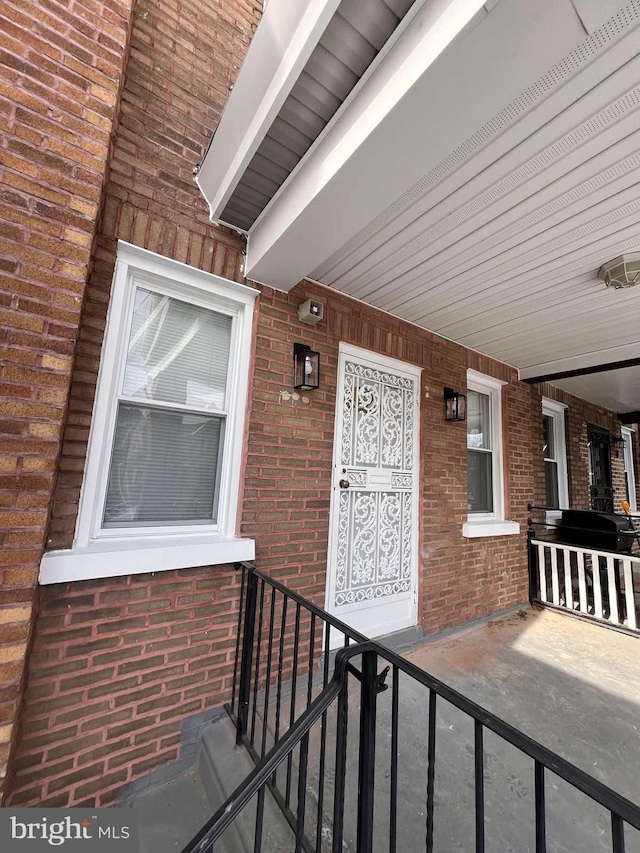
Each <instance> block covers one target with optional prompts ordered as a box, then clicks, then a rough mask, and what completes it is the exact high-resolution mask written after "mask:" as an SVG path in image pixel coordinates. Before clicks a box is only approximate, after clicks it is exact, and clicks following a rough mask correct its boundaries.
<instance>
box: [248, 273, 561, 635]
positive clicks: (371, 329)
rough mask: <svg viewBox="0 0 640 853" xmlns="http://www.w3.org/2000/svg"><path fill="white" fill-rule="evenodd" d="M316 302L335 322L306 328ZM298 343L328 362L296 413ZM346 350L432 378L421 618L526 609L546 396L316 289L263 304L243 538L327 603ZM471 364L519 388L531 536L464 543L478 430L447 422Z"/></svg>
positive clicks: (427, 382) (512, 492)
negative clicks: (452, 391) (469, 437)
mask: <svg viewBox="0 0 640 853" xmlns="http://www.w3.org/2000/svg"><path fill="white" fill-rule="evenodd" d="M310 296H315V297H318V298H320V299H321V300H322V301H323V302H324V303H325V320H324V321H323V322H322V323H320V324H319V325H318V326H316V327H309V326H304V325H302V324H300V323H299V321H298V319H297V309H298V306H299V304H300V303H301V302H303V301H304V300H305V299H307V298H308V297H310ZM295 341H301V342H304V343H307V344H308V345H310V346H311V347H312V348H313V349H317V350H319V351H320V354H321V360H322V367H321V374H322V384H321V388H320V389H319V390H318V391H314V392H312V393H310V394H308V395H307V396H308V398H309V403H308V404H306V405H305V404H303V403H302V402H298V403H297V404H295V405H292V403H291V402H290V401H286V400H282V398H281V396H280V392H281V391H283V390H288V389H290V388H291V358H292V349H293V343H294V342H295ZM340 341H344V342H346V343H351V344H355V345H357V346H361V347H363V348H364V349H368V350H373V351H375V352H379V353H382V354H384V355H388V356H391V357H393V358H398V359H401V360H405V361H407V362H408V363H410V364H415V365H418V366H420V367H422V368H423V370H424V373H423V387H422V399H421V409H422V424H421V430H422V431H421V441H420V446H421V466H422V496H421V497H422V504H421V509H420V512H419V515H420V523H421V527H422V536H421V540H422V548H421V553H420V564H419V576H420V589H419V618H420V621H421V622H422V624H423V626H424V628H425V630H427V631H429V632H432V631H437V630H441V629H443V628H445V627H448V626H451V625H455V624H459V623H461V622H464V621H467V620H469V619H473V618H475V617H477V616H480V615H483V614H485V613H489V612H491V611H493V610H496V609H499V608H502V607H506V606H508V605H511V604H514V603H517V602H521V601H524V600H525V599H526V597H527V580H526V562H525V557H526V552H525V545H524V530H525V527H526V517H527V512H526V504H527V502H529V501H530V500H531V499H532V496H533V492H534V489H535V488H536V486H535V485H534V482H535V481H536V474H537V482H538V488H539V486H540V470H539V468H540V466H537V467H536V463H535V461H534V450H535V448H537V447H538V445H539V441H540V440H539V438H537V437H536V429H538V427H534V429H533V430H532V428H531V424H532V422H533V423H534V424H537V423H538V422H539V421H541V416H540V408H539V396H537V395H535V394H532V391H531V388H530V386H528V385H525V384H523V383H520V382H518V381H517V380H516V376H515V371H513V370H511V369H509V368H507V367H506V366H505V365H502V364H500V363H498V362H495V361H492V360H491V359H488V358H483V357H481V356H479V355H477V354H475V353H472V352H470V351H468V350H465V349H464V348H463V347H459V346H457V345H455V344H452V343H449V342H447V341H444V340H442V339H441V338H438V337H437V336H435V335H432V334H430V333H429V332H426V331H425V330H422V329H419V328H418V327H417V326H413V325H411V324H409V323H404V322H403V321H401V320H399V319H396V318H394V317H392V316H390V315H388V314H385V313H383V312H380V311H376V310H374V309H371V308H369V307H368V306H366V305H364V304H363V303H358V302H356V301H354V300H352V299H349V298H347V297H343V296H341V295H340V294H337V293H335V292H334V291H331V290H329V289H328V288H322V287H319V286H316V285H311V284H308V283H303V284H301V285H299V286H298V287H296V288H295V289H294V290H293V291H292V292H291V293H290V294H288V295H285V294H281V293H278V292H276V291H273V290H271V289H269V288H263V290H262V294H261V297H260V311H259V319H258V333H257V341H256V361H255V387H254V390H253V393H252V401H253V403H252V413H251V419H250V424H249V436H250V438H249V446H248V453H247V463H246V480H245V495H244V513H243V519H242V533H243V534H244V535H247V536H255V538H256V544H257V558H256V559H257V564H258V565H259V566H260V567H261V568H265V569H266V570H267V571H269V572H270V573H271V574H273V575H274V576H276V577H277V578H279V579H280V580H283V581H284V582H286V583H287V584H288V585H290V586H292V587H294V588H296V589H298V590H299V591H300V592H302V593H303V594H304V595H306V596H308V597H310V598H311V599H312V600H314V601H315V602H316V603H318V604H323V602H324V596H325V581H326V563H327V540H328V526H329V499H330V490H331V465H332V453H333V430H334V417H335V400H336V373H337V364H338V345H339V342H340ZM468 367H469V368H473V369H475V370H479V371H481V372H483V373H486V374H489V375H492V376H495V377H497V378H499V379H503V380H504V381H506V382H508V383H509V384H508V386H507V387H506V389H505V392H504V394H505V399H504V402H505V405H504V415H505V430H504V433H505V439H506V442H505V469H507V467H508V470H509V472H510V477H509V486H510V489H509V495H508V500H507V517H508V518H509V519H510V520H514V521H519V522H520V523H521V526H522V530H523V533H522V535H521V536H508V537H493V538H491V539H476V540H469V539H465V538H463V537H462V525H463V523H464V522H465V521H466V518H467V482H466V430H465V424H464V423H446V422H445V420H444V403H443V388H444V387H445V386H450V387H453V388H457V389H465V388H466V370H467V368H468ZM536 400H537V401H538V408H536ZM539 429H540V430H541V423H540V426H539ZM543 476H544V472H542V477H543ZM542 483H543V480H542Z"/></svg>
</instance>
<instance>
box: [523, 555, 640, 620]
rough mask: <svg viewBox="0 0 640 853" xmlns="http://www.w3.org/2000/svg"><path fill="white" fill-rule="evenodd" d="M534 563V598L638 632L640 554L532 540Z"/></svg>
mask: <svg viewBox="0 0 640 853" xmlns="http://www.w3.org/2000/svg"><path fill="white" fill-rule="evenodd" d="M529 561H530V564H529V580H530V584H531V600H532V602H538V603H540V604H551V605H553V606H554V607H561V608H564V609H566V610H571V611H573V612H575V613H578V614H581V615H582V616H586V617H588V618H592V619H598V620H601V621H605V622H610V623H611V624H612V625H616V626H619V627H623V628H627V629H629V630H631V631H638V623H639V622H640V612H639V611H640V607H639V604H640V557H632V556H630V555H628V554H616V553H612V552H610V551H596V550H594V549H593V548H579V547H578V546H576V545H564V544H563V543H561V542H547V541H544V540H541V539H531V540H530V548H529ZM636 593H637V596H636Z"/></svg>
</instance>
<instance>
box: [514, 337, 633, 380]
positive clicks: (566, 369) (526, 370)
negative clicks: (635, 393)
mask: <svg viewBox="0 0 640 853" xmlns="http://www.w3.org/2000/svg"><path fill="white" fill-rule="evenodd" d="M639 364H640V343H633V344H625V345H623V346H618V347H608V348H607V349H604V350H597V351H594V352H587V353H581V354H580V355H575V356H568V357H567V358H560V359H557V360H556V361H547V362H543V363H541V364H532V365H529V366H528V367H521V368H520V369H519V370H518V378H519V379H520V381H521V382H530V383H533V382H552V381H553V380H554V379H569V378H571V377H573V376H587V375H589V374H593V373H604V372H606V371H609V370H620V369H621V368H625V367H637V366H638V365H639Z"/></svg>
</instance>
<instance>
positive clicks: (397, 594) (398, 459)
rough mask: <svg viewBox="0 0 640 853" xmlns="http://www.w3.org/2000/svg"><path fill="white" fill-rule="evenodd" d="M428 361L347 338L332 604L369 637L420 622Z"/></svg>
mask: <svg viewBox="0 0 640 853" xmlns="http://www.w3.org/2000/svg"><path fill="white" fill-rule="evenodd" d="M419 397H420V368H418V367H414V366H413V365H408V364H405V363H404V362H400V361H396V360H395V359H390V358H386V357H383V356H380V355H377V354H375V353H372V352H369V351H367V350H362V349H358V348H356V347H352V346H348V345H346V344H342V345H341V346H340V358H339V364H338V386H337V394H336V431H335V440H334V451H333V483H332V496H331V526H330V537H329V566H328V572H327V600H326V608H327V610H328V611H329V612H330V613H333V614H334V615H335V616H337V617H338V618H339V619H342V620H343V621H344V622H346V623H347V624H348V625H350V626H351V627H353V628H355V629H356V630H358V631H361V632H362V633H363V634H366V635H367V636H371V637H377V636H381V635H382V634H388V633H390V632H392V631H397V630H400V629H401V628H406V627H409V626H411V625H415V624H416V616H417V609H416V588H417V577H416V575H417V553H418V529H417V509H418V470H419V469H418V432H419V416H418V414H419V409H418V406H419Z"/></svg>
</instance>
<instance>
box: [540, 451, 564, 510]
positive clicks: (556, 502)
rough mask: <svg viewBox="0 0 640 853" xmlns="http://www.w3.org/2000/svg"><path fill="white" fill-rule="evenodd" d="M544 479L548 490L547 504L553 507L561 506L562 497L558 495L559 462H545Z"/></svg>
mask: <svg viewBox="0 0 640 853" xmlns="http://www.w3.org/2000/svg"><path fill="white" fill-rule="evenodd" d="M544 481H545V486H546V491H547V498H546V500H547V503H546V505H547V506H549V507H552V508H553V509H559V508H560V498H559V495H558V463H557V462H545V463H544Z"/></svg>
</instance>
